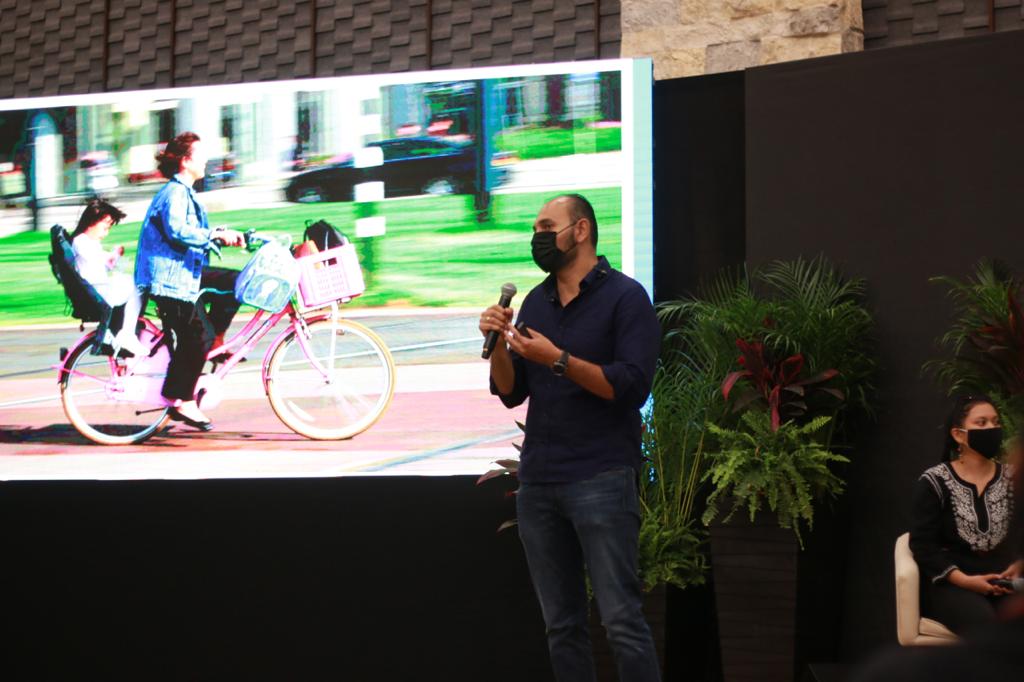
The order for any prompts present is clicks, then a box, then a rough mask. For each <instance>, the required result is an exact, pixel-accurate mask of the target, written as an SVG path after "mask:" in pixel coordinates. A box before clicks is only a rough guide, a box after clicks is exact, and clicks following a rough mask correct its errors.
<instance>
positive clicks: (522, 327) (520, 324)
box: [516, 320, 533, 339]
mask: <svg viewBox="0 0 1024 682" xmlns="http://www.w3.org/2000/svg"><path fill="white" fill-rule="evenodd" d="M516 331H517V332H519V333H520V334H522V335H523V336H525V337H526V338H528V339H532V338H533V337H532V336H530V332H528V331H526V323H525V322H523V321H522V320H519V322H516Z"/></svg>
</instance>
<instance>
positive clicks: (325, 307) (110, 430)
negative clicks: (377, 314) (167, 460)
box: [57, 237, 395, 445]
mask: <svg viewBox="0 0 1024 682" xmlns="http://www.w3.org/2000/svg"><path fill="white" fill-rule="evenodd" d="M251 241H252V243H253V244H255V245H256V246H263V245H265V244H266V243H267V241H268V240H265V239H260V238H259V237H253V238H252V239H251ZM254 258H255V256H254ZM354 259H355V253H354V247H353V246H352V245H351V244H346V245H345V246H342V247H338V248H334V249H329V250H326V251H322V252H320V253H317V254H314V255H311V256H306V257H303V258H300V259H298V260H297V262H298V263H299V264H300V267H301V279H300V281H299V287H298V292H297V293H296V294H295V295H293V296H292V297H291V300H290V301H289V302H288V303H287V304H285V306H284V307H283V309H280V310H278V311H277V312H270V311H268V310H258V311H257V312H256V314H255V315H254V316H253V317H252V318H251V319H250V320H249V321H248V322H247V323H246V324H245V326H244V327H243V328H242V329H241V330H240V331H239V332H238V333H236V334H235V335H234V336H232V337H231V338H229V339H228V340H226V341H225V342H224V344H223V345H221V346H218V347H217V348H213V349H211V350H210V352H209V354H208V355H207V359H208V360H211V361H214V362H216V363H217V364H216V365H215V367H216V370H215V371H213V372H211V373H209V374H203V375H202V376H201V377H200V379H199V383H198V384H197V386H196V398H197V400H198V401H199V404H200V406H201V407H202V408H203V409H207V408H214V407H216V406H217V405H218V404H219V403H220V402H221V401H222V400H223V399H224V395H225V381H226V379H227V377H228V375H229V374H230V373H231V371H232V370H233V369H235V367H236V366H237V365H238V363H239V362H240V361H241V360H242V359H243V358H245V357H246V355H248V354H249V353H250V352H251V351H252V350H253V348H254V347H255V346H256V344H257V343H258V342H259V341H260V340H261V339H262V338H264V337H265V336H266V335H267V334H268V333H270V332H271V330H273V329H275V328H276V327H277V326H278V325H279V323H281V322H282V321H285V323H286V324H285V325H284V327H283V329H281V330H280V331H279V332H278V334H277V336H276V338H274V340H273V341H272V342H271V343H270V346H269V348H268V349H267V351H266V353H265V354H264V356H263V363H262V368H261V371H260V379H261V383H262V388H263V391H264V392H265V394H266V396H267V399H268V400H269V401H270V407H271V408H272V409H273V411H274V414H276V415H277V417H278V418H279V419H280V420H281V421H282V422H283V423H284V424H285V425H286V426H287V427H288V428H290V429H291V430H292V431H294V432H296V433H298V434H300V435H302V436H305V437H307V438H312V439H317V440H336V439H344V438H351V437H352V436H355V435H356V434H358V433H361V432H363V431H365V430H366V429H368V428H369V427H370V426H372V425H373V424H374V423H375V422H376V421H377V420H378V419H380V417H381V415H382V414H384V411H385V410H386V409H387V407H388V405H389V404H390V402H391V398H392V397H393V395H394V391H395V364H394V359H393V358H392V357H391V352H390V351H389V350H388V348H387V346H386V345H385V344H384V342H383V341H382V340H381V339H380V337H379V336H377V334H375V333H374V332H373V331H371V330H370V329H368V328H367V327H365V326H363V325H361V324H359V323H357V322H353V321H352V320H348V319H344V318H343V317H341V315H340V313H339V305H338V304H339V302H345V301H347V300H348V299H349V298H350V297H351V296H352V295H354V293H355V292H354V289H353V284H352V281H351V280H352V277H351V275H352V270H353V265H352V263H353V261H354ZM354 267H355V269H356V270H358V262H357V261H355V266H354ZM347 275H348V276H347ZM358 279H359V283H360V285H361V281H362V278H361V274H359V277H358ZM359 292H361V288H360V289H359ZM355 295H358V294H357V293H355ZM140 323H141V331H140V332H139V340H140V342H141V343H142V345H143V347H144V348H145V349H146V350H147V352H146V353H144V354H142V355H139V356H135V357H129V358H122V357H117V356H115V355H95V354H93V347H94V342H95V340H96V339H95V336H96V331H95V330H94V331H90V332H88V333H87V334H85V336H83V337H82V338H80V339H79V340H78V341H77V342H76V343H75V344H74V346H72V347H71V348H70V349H61V361H60V364H59V365H57V370H58V380H59V382H60V394H61V402H62V404H63V407H64V412H65V414H66V415H67V417H68V419H69V420H70V421H71V424H72V425H73V426H74V428H75V429H76V430H77V431H78V432H79V433H81V434H82V435H83V436H85V437H86V438H88V439H89V440H91V441H93V442H96V443H100V444H102V445H128V444H132V443H140V442H142V441H144V440H146V439H147V438H149V437H151V436H152V435H154V434H155V433H157V432H159V431H160V429H162V428H163V427H164V426H165V425H166V424H167V422H168V419H169V417H168V408H167V405H166V402H165V400H164V398H163V397H162V396H161V394H160V390H161V388H162V386H163V382H164V377H165V376H166V374H167V365H168V363H169V361H170V352H169V350H168V343H167V342H166V340H165V339H164V337H163V332H162V331H161V330H160V329H159V328H158V327H157V326H156V325H154V324H153V322H152V321H150V320H149V319H148V318H146V317H141V318H140Z"/></svg>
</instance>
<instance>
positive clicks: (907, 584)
mask: <svg viewBox="0 0 1024 682" xmlns="http://www.w3.org/2000/svg"><path fill="white" fill-rule="evenodd" d="M920 575H921V574H920V572H919V570H918V568H917V562H916V561H914V554H913V552H911V551H910V533H904V534H903V535H901V536H899V537H898V538H897V539H896V636H897V638H898V639H899V641H900V644H901V645H903V646H935V645H942V644H953V643H954V642H956V641H957V639H958V638H957V636H956V635H954V634H953V633H952V632H950V630H949V628H947V627H946V626H945V625H943V624H942V623H939V622H938V621H934V620H932V619H931V618H922V617H921V582H920V580H921V578H920Z"/></svg>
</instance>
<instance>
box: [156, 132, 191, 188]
mask: <svg viewBox="0 0 1024 682" xmlns="http://www.w3.org/2000/svg"><path fill="white" fill-rule="evenodd" d="M198 141H199V136H198V135H196V134H195V133H191V132H185V133H182V134H181V135H178V136H177V137H176V138H174V139H173V140H171V141H170V142H168V143H167V146H166V147H164V150H163V151H162V152H158V153H157V155H156V167H157V169H158V170H159V171H160V175H162V176H164V177H165V178H167V179H168V180H170V179H171V178H173V177H174V176H175V175H177V174H178V173H179V172H181V162H182V161H183V160H185V159H186V158H188V157H189V156H190V155H191V154H192V144H193V143H195V142H198Z"/></svg>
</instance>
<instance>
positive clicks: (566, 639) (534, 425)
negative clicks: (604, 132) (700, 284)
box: [480, 194, 661, 682]
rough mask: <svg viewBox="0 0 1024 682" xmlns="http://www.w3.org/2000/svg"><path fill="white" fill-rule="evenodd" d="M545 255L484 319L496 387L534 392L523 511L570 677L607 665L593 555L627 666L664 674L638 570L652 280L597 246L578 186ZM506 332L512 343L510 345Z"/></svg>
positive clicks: (652, 350) (555, 658)
mask: <svg viewBox="0 0 1024 682" xmlns="http://www.w3.org/2000/svg"><path fill="white" fill-rule="evenodd" d="M532 248H533V259H534V261H535V262H536V263H537V265H538V266H539V267H540V268H541V269H542V270H544V271H545V272H549V273H551V274H550V275H549V276H548V277H547V278H546V279H545V280H544V281H543V282H542V283H541V284H539V285H537V286H536V287H534V289H533V290H532V291H531V292H530V293H529V294H528V295H527V296H526V298H525V299H524V300H523V305H522V308H521V309H520V312H519V319H518V322H517V324H516V326H515V327H514V326H512V309H511V308H503V307H501V306H500V305H495V306H491V307H490V308H488V309H487V310H485V311H484V313H483V314H482V315H481V316H480V331H481V332H483V334H484V335H486V334H487V333H488V332H490V331H497V332H500V333H501V334H502V335H503V338H504V341H505V342H502V341H501V340H499V342H498V344H497V345H496V347H495V349H494V352H493V354H492V355H491V359H490V362H491V392H492V393H494V394H495V395H497V396H498V397H500V398H501V401H502V402H503V403H504V404H505V406H506V407H515V406H517V405H520V404H522V402H523V401H524V400H526V399H527V398H529V399H530V404H529V408H528V410H527V414H526V437H525V439H524V441H523V450H522V457H521V460H520V463H519V481H520V486H519V494H518V495H517V498H516V499H517V502H516V508H517V514H518V519H519V537H520V539H521V541H522V543H523V549H524V550H525V552H526V560H527V563H528V564H529V568H530V575H531V577H532V579H533V585H534V589H535V591H536V593H537V598H538V600H539V601H540V606H541V611H542V612H543V614H544V622H545V625H546V626H547V637H548V650H549V651H550V654H551V664H552V667H553V668H554V671H555V675H556V677H557V679H558V680H559V681H560V682H567V681H570V680H571V681H576V680H587V681H591V680H594V678H595V673H594V661H593V654H592V651H591V646H590V637H589V635H588V631H587V591H586V584H585V581H584V567H586V570H587V572H588V573H589V575H590V581H591V585H592V586H593V590H594V595H595V597H596V599H597V605H598V609H599V611H600V613H601V622H602V623H603V624H604V626H605V629H606V631H607V633H608V640H609V642H610V644H611V647H612V650H613V652H614V653H615V659H616V662H617V664H618V669H619V679H620V680H622V681H623V682H646V681H648V680H652V681H653V680H657V679H659V673H658V662H657V655H656V653H655V650H654V643H653V640H652V638H651V632H650V628H648V626H647V623H646V621H645V620H644V617H643V613H642V611H641V586H640V579H639V576H638V574H637V541H638V534H639V528H640V508H639V500H638V497H637V476H638V472H639V471H640V457H641V455H640V408H641V407H642V406H643V404H644V403H645V402H646V400H647V396H648V395H649V393H650V390H651V382H652V380H653V377H654V366H655V361H656V359H657V355H658V347H659V342H660V335H661V332H660V328H659V326H658V320H657V317H656V316H655V313H654V308H653V306H652V305H651V301H650V299H649V298H648V296H647V293H646V291H644V289H643V287H641V286H640V284H638V283H637V282H636V281H634V280H632V279H630V278H629V277H627V276H626V275H624V274H622V273H621V272H618V271H617V270H613V269H612V268H611V266H609V265H608V261H607V260H606V259H605V258H604V256H600V257H599V256H598V255H597V251H596V248H597V218H596V217H595V215H594V209H593V207H592V206H591V205H590V202H588V201H587V200H586V199H585V198H583V197H582V196H580V195H578V194H566V195H563V196H559V197H556V198H555V199H552V200H551V201H549V202H548V203H547V204H545V205H544V207H543V208H542V209H541V211H540V214H539V215H538V216H537V220H536V222H535V223H534V225H533V241H532ZM506 343H507V345H506Z"/></svg>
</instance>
